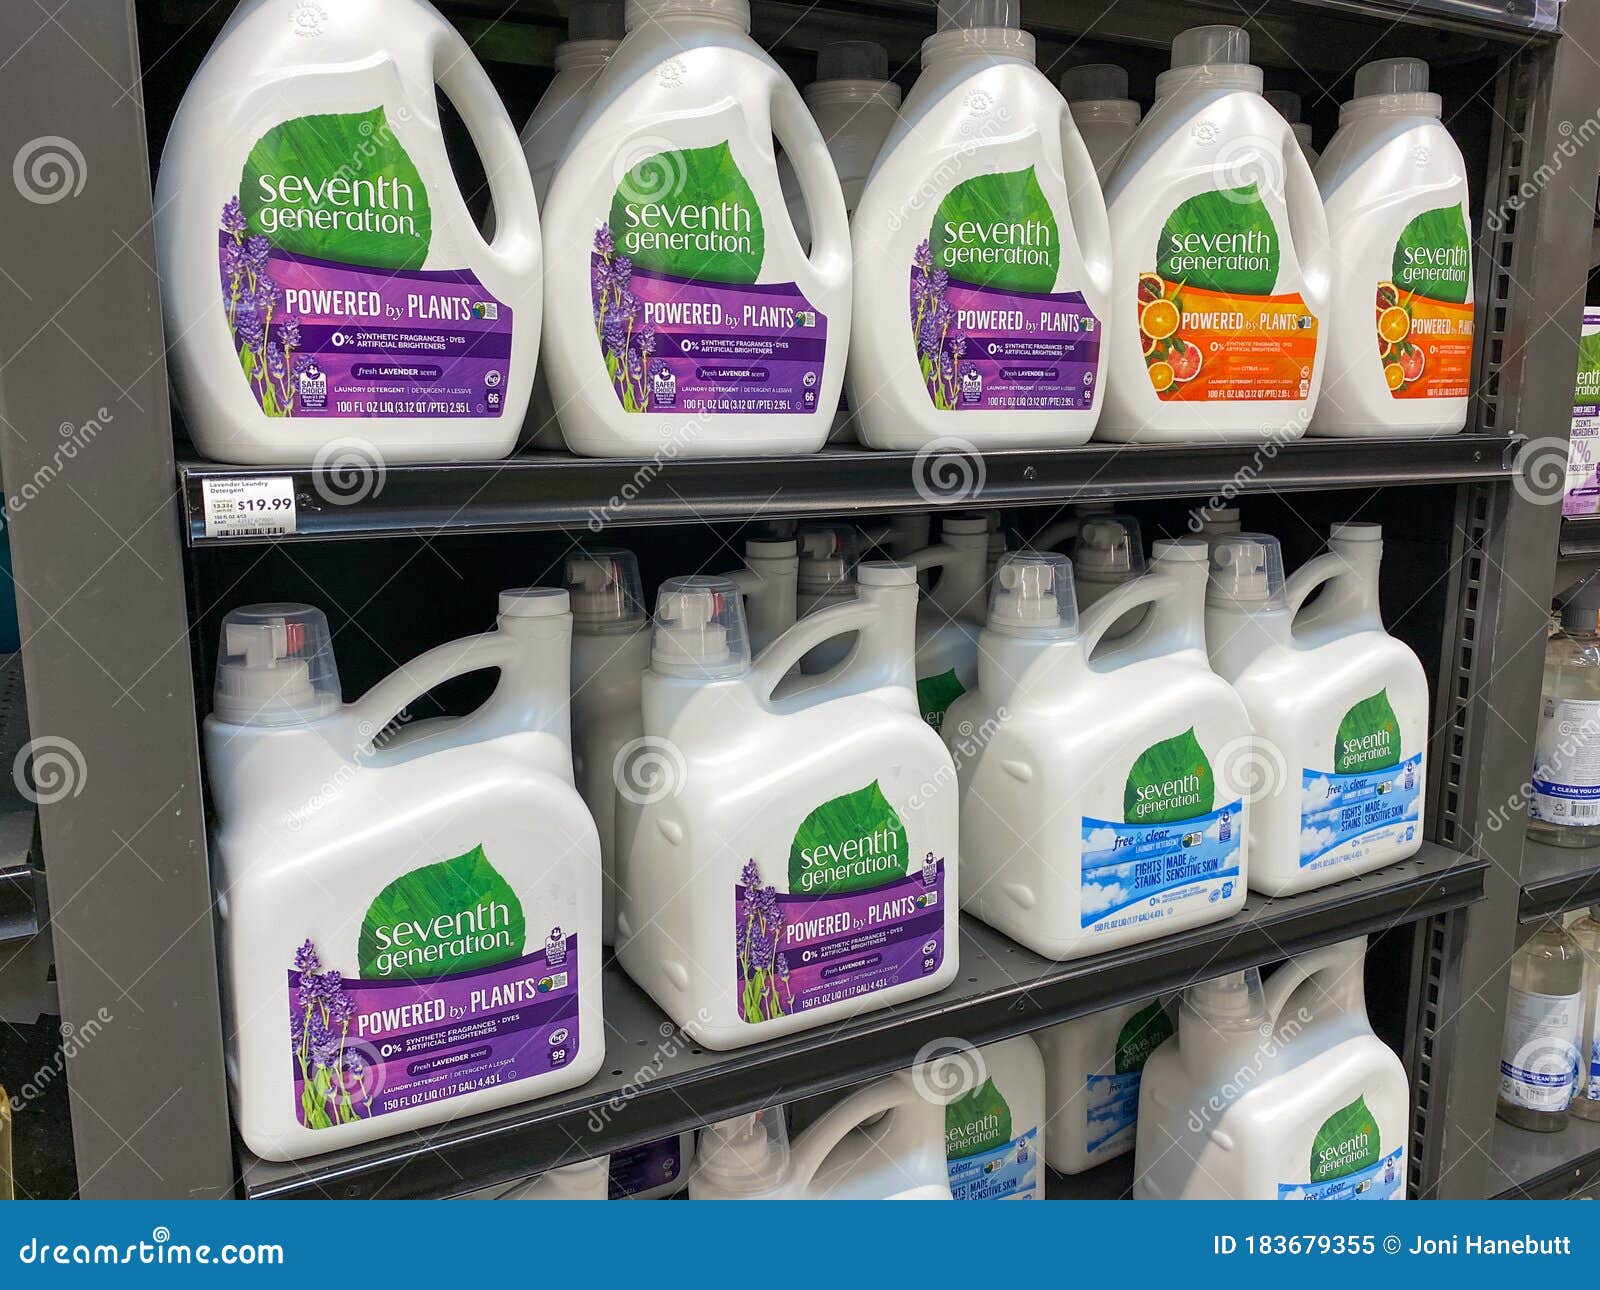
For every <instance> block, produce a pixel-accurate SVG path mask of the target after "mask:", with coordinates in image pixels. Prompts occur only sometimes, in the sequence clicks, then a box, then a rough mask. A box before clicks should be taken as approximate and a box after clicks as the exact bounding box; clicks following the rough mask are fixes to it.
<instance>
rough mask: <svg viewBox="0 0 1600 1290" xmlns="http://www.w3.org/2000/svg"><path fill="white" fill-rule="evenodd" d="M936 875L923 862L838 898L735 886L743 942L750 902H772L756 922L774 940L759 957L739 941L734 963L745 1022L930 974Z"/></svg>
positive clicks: (937, 952)
mask: <svg viewBox="0 0 1600 1290" xmlns="http://www.w3.org/2000/svg"><path fill="white" fill-rule="evenodd" d="M944 878H945V865H944V861H943V860H940V859H935V858H933V857H932V856H929V857H928V859H927V860H925V861H924V862H923V865H922V867H921V869H920V870H919V871H917V872H916V873H913V874H911V875H910V876H909V877H906V878H900V879H896V880H895V881H892V882H888V883H884V884H883V885H882V886H878V887H870V888H866V889H863V890H859V891H852V892H847V893H843V894H839V895H828V896H803V895H796V894H794V893H790V892H779V891H775V890H773V889H772V888H770V887H758V888H749V887H746V886H745V885H743V884H739V885H736V886H735V887H734V917H735V919H736V922H735V928H736V933H735V937H736V940H742V941H746V942H747V941H748V940H749V939H750V936H751V932H750V914H749V911H750V909H751V908H752V906H763V904H764V902H766V903H775V905H776V910H775V911H774V912H775V915H776V916H775V917H772V918H770V919H765V918H764V919H763V924H762V926H763V928H771V929H773V930H775V931H776V937H775V939H771V940H770V943H768V942H764V943H763V945H762V946H761V947H760V950H761V952H759V953H752V952H750V951H749V947H748V945H747V944H746V945H741V947H740V948H741V949H742V950H743V951H744V952H741V953H739V954H738V956H737V959H736V963H737V967H736V971H737V972H738V981H739V997H740V1000H741V1008H740V1013H741V1015H742V1016H743V1017H744V1019H745V1020H746V1021H747V1022H751V1023H752V1024H755V1023H759V1022H762V1021H770V1020H771V1019H772V1018H774V1017H778V1016H787V1015H789V1014H792V1013H797V1012H807V1011H809V1010H810V1009H812V1008H823V1007H826V1006H827V1005H828V1004H830V1003H840V1002H843V1001H844V1000H846V999H856V998H860V997H861V996H862V995H865V994H872V993H874V992H875V991H878V990H887V989H889V988H890V987H891V986H896V985H903V984H905V983H906V982H908V981H915V980H918V979H919V978H921V977H924V976H928V975H930V974H932V973H934V972H937V971H938V970H939V965H940V964H941V963H942V962H943V961H944ZM762 935H763V936H766V935H768V933H767V932H765V931H763V933H762ZM769 949H770V954H769V953H768V952H767V951H768V950H769Z"/></svg>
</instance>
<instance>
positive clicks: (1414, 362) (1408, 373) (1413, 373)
mask: <svg viewBox="0 0 1600 1290" xmlns="http://www.w3.org/2000/svg"><path fill="white" fill-rule="evenodd" d="M1397 361H1398V362H1399V364H1400V374H1401V375H1402V376H1404V377H1405V378H1406V383H1407V384H1410V383H1411V382H1412V381H1414V380H1416V379H1417V378H1418V377H1419V376H1421V375H1422V368H1423V364H1424V363H1425V362H1426V361H1427V355H1425V354H1424V353H1423V352H1422V351H1421V350H1420V349H1418V348H1417V347H1416V346H1415V345H1413V346H1412V347H1411V352H1410V353H1409V354H1402V355H1400V357H1399V359H1398V360H1397Z"/></svg>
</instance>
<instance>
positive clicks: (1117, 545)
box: [1072, 515, 1144, 585]
mask: <svg viewBox="0 0 1600 1290" xmlns="http://www.w3.org/2000/svg"><path fill="white" fill-rule="evenodd" d="M1072 570H1073V574H1074V576H1075V578H1076V580H1077V581H1078V583H1079V584H1082V583H1085V582H1090V583H1100V584H1110V585H1115V584H1117V583H1122V582H1127V581H1129V580H1130V579H1133V578H1137V577H1138V576H1139V575H1140V574H1142V573H1143V572H1144V542H1143V540H1142V539H1141V537H1140V535H1139V521H1138V520H1136V519H1134V518H1133V517H1132V516H1131V515H1096V516H1093V517H1091V518H1088V519H1085V520H1084V521H1083V523H1082V524H1080V525H1079V526H1078V538H1077V541H1075V542H1074V543H1073V544H1072Z"/></svg>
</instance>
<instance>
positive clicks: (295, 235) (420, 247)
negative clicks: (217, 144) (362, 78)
mask: <svg viewBox="0 0 1600 1290" xmlns="http://www.w3.org/2000/svg"><path fill="white" fill-rule="evenodd" d="M239 203H240V205H241V206H242V207H243V209H244V213H245V217H246V219H247V220H248V222H249V231H250V232H251V233H259V234H262V235H264V236H265V237H266V238H267V239H268V241H270V242H271V243H272V245H273V246H274V247H276V248H277V249H278V250H280V251H288V252H290V253H292V254H295V255H310V256H315V257H317V258H318V259H323V260H334V261H337V262H338V263H340V264H355V265H362V266H366V267H370V268H374V269H420V268H421V267H422V265H423V263H424V262H425V261H426V260H427V258H428V247H429V245H430V243H431V242H432V240H433V211H432V208H431V207H430V205H429V203H428V190H427V188H426V187H425V186H424V185H423V182H422V176H421V175H419V174H418V173H417V168H416V166H415V165H414V164H413V163H412V161H411V158H410V156H409V155H407V153H406V150H405V149H404V148H402V147H401V146H400V141H399V140H398V139H396V138H395V135H394V129H393V127H391V126H390V124H389V120H388V118H387V117H386V116H385V115H384V112H383V109H382V108H381V107H379V108H373V109H372V111H370V112H352V113H349V114H348V115H342V116H301V117H296V118H294V120H292V121H285V122H284V123H283V124H282V125H279V126H274V127H273V128H272V129H271V130H269V131H267V133H266V134H264V135H262V136H261V138H260V140H259V141H258V142H257V143H256V146H255V147H254V148H252V149H251V150H250V156H249V157H248V158H246V160H245V163H244V175H243V177H242V178H241V180H240V186H239Z"/></svg>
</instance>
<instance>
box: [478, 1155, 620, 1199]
mask: <svg viewBox="0 0 1600 1290" xmlns="http://www.w3.org/2000/svg"><path fill="white" fill-rule="evenodd" d="M610 1167H611V1158H610V1157H609V1156H596V1157H595V1158H594V1159H593V1160H583V1161H580V1162H579V1163H578V1164H575V1165H563V1166H561V1168H559V1169H550V1170H547V1171H546V1172H544V1173H542V1174H540V1175H538V1177H536V1178H530V1179H529V1180H528V1181H527V1182H525V1183H518V1184H517V1185H516V1186H515V1187H512V1188H511V1189H510V1190H509V1191H505V1192H502V1193H501V1194H500V1199H501V1200H606V1199H608V1198H607V1196H606V1179H607V1177H608V1176H609V1174H610Z"/></svg>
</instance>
